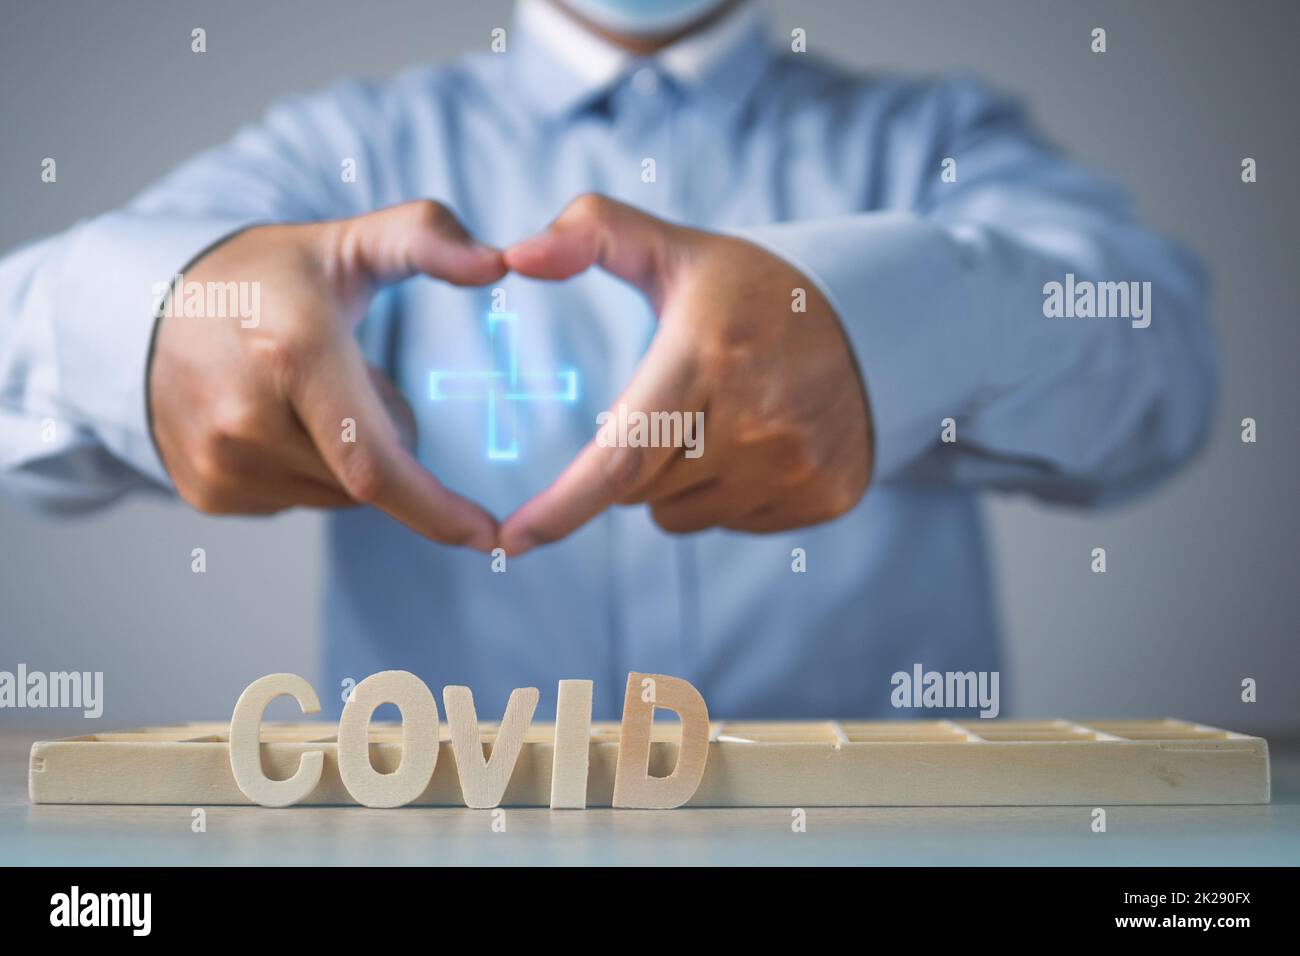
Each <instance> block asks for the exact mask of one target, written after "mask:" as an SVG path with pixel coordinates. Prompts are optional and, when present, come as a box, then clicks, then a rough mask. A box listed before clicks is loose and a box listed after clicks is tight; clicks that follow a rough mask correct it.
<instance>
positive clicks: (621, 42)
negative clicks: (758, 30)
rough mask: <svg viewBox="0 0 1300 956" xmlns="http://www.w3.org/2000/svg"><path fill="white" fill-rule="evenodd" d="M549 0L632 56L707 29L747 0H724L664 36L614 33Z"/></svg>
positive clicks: (560, 1) (560, 2)
mask: <svg viewBox="0 0 1300 956" xmlns="http://www.w3.org/2000/svg"><path fill="white" fill-rule="evenodd" d="M548 2H549V3H552V4H554V5H555V6H557V7H559V8H560V10H562V11H563V12H564V14H565V15H566V16H568V17H569V18H570V19H572V20H573V21H575V22H576V23H578V24H581V25H582V27H584V28H585V29H587V30H590V31H591V32H592V33H594V34H596V36H598V37H600V38H601V39H602V40H604V41H605V42H606V43H610V44H612V45H614V46H616V47H618V48H619V49H620V50H626V51H627V52H628V53H631V54H632V55H633V56H653V55H654V54H656V53H658V52H659V51H660V50H662V49H664V48H665V47H668V46H671V45H672V44H674V43H676V42H677V41H678V40H680V39H682V37H686V36H690V35H691V34H692V33H696V32H698V31H699V30H703V29H706V28H707V27H710V26H712V25H713V24H715V23H717V22H718V21H719V20H721V19H722V18H723V17H725V16H726V15H727V14H728V13H730V12H731V11H732V10H734V9H735V8H736V7H738V6H740V4H742V3H745V2H746V0H727V2H726V3H724V4H722V6H720V7H718V8H717V9H716V10H713V11H711V12H709V13H707V14H705V15H704V16H702V17H700V19H698V20H696V21H695V22H694V23H688V24H687V25H686V26H684V27H682V28H681V29H680V30H675V31H674V32H672V33H668V34H664V35H663V36H648V37H643V36H632V35H631V34H627V33H615V32H614V31H612V30H606V29H605V28H604V27H602V26H600V25H599V24H596V23H593V22H592V21H591V20H589V19H587V18H586V17H584V16H583V15H582V14H580V13H577V12H575V11H574V10H572V9H571V8H570V7H569V5H568V4H567V3H565V2H564V0H548Z"/></svg>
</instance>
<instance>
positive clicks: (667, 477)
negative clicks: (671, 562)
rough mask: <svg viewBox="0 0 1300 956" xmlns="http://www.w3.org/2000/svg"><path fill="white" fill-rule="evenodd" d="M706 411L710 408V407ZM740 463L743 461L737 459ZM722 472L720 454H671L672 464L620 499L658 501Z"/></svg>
mask: <svg viewBox="0 0 1300 956" xmlns="http://www.w3.org/2000/svg"><path fill="white" fill-rule="evenodd" d="M705 414H706V415H707V414H708V412H707V410H706V412H705ZM737 467H743V465H741V464H739V463H737ZM718 475H719V469H718V456H716V455H701V456H700V457H698V458H687V457H686V456H685V455H682V456H681V457H680V458H677V457H674V458H671V459H670V460H669V462H668V464H667V465H666V466H665V467H664V468H663V469H662V470H661V471H660V472H659V473H658V474H657V475H655V477H654V480H653V481H651V482H650V483H649V484H648V485H646V486H645V487H644V488H642V489H640V490H639V491H638V492H637V493H636V494H634V495H630V496H628V497H626V498H621V499H619V502H618V503H619V504H621V505H635V504H640V503H641V502H644V501H649V502H656V501H661V500H665V499H668V498H675V497H676V496H678V495H680V494H682V493H684V492H687V491H692V490H694V489H697V488H702V487H704V486H705V485H708V484H710V483H712V482H713V481H715V480H716V479H717V477H718Z"/></svg>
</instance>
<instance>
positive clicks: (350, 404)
mask: <svg viewBox="0 0 1300 956" xmlns="http://www.w3.org/2000/svg"><path fill="white" fill-rule="evenodd" d="M593 265H596V266H600V267H601V268H603V269H605V270H606V271H608V272H610V273H611V274H613V275H615V276H617V277H619V278H621V279H623V280H624V281H627V282H629V283H631V284H632V285H634V286H635V287H637V288H638V289H639V290H640V291H641V292H642V293H643V294H644V295H645V296H646V297H647V298H648V299H649V301H650V303H651V304H652V305H653V307H654V309H655V312H656V313H657V315H658V317H659V329H658V332H657V333H656V335H655V337H654V339H653V341H652V343H651V345H650V348H649V349H648V351H647V353H646V355H645V357H644V358H643V360H642V362H641V363H640V365H639V366H638V367H637V370H636V372H635V374H634V375H633V378H632V381H631V382H630V383H629V384H628V386H627V388H626V389H625V390H624V392H623V393H622V394H621V395H620V396H619V398H618V400H617V401H616V402H615V403H614V406H613V408H614V409H616V410H617V412H614V413H611V414H612V415H615V416H617V417H616V418H612V419H611V421H625V420H626V415H627V410H628V409H631V410H632V412H633V413H641V414H643V415H646V416H653V415H654V414H655V413H667V414H669V415H673V414H676V415H679V416H682V417H685V416H695V415H700V416H705V417H707V420H708V425H709V434H710V442H709V445H708V449H707V453H705V454H697V455H685V454H680V453H679V452H680V451H681V449H679V448H674V447H671V445H664V444H659V445H658V446H655V445H650V446H645V445H641V444H637V443H635V442H631V443H629V442H625V441H620V440H617V439H619V438H621V437H624V436H622V435H620V434H618V433H617V430H616V429H614V428H613V427H612V426H609V427H602V429H601V430H600V433H598V435H597V437H596V438H594V439H593V440H592V441H591V442H589V443H588V444H587V445H586V446H585V447H584V448H583V449H582V451H581V452H580V453H579V454H578V455H577V456H576V457H575V458H574V460H573V461H572V462H571V463H570V464H569V466H568V467H567V468H565V470H564V471H563V473H562V474H561V475H560V476H559V477H558V478H557V479H556V480H555V482H554V483H553V484H551V485H550V487H548V488H546V489H545V490H544V491H542V492H541V493H540V494H538V495H537V496H536V497H535V498H533V499H532V500H530V501H528V502H527V503H525V504H524V505H523V506H522V507H520V508H519V509H518V510H517V511H515V512H514V513H513V514H511V515H510V516H509V517H508V518H507V519H506V520H505V521H504V522H502V523H500V524H498V522H497V521H496V520H495V519H494V518H493V517H492V516H491V515H490V514H488V513H487V512H486V511H485V510H484V509H483V508H481V507H479V506H478V505H477V504H475V503H474V502H472V501H470V500H468V499H466V498H464V497H462V496H460V495H458V494H456V493H455V492H452V491H450V490H449V489H447V488H445V487H444V486H443V485H442V484H441V483H440V482H438V480H437V479H436V478H435V477H434V476H433V475H432V474H430V473H429V472H428V471H427V470H426V469H425V468H424V467H423V466H422V465H421V464H420V463H419V462H418V461H417V460H416V459H415V457H414V456H413V455H412V454H411V452H410V450H409V442H406V443H404V441H403V434H402V431H403V427H402V423H403V416H402V414H401V411H402V408H403V403H402V402H400V401H398V400H395V398H394V396H395V392H394V391H393V390H392V387H391V384H390V383H388V382H387V381H386V380H384V379H383V378H382V376H378V375H376V374H375V373H374V371H373V370H371V369H369V368H368V367H367V366H366V364H365V361H364V359H363V358H362V356H361V352H360V349H359V347H358V346H357V344H356V341H355V338H354V337H353V331H354V329H355V327H356V325H357V323H358V322H359V321H360V319H361V317H362V316H363V315H364V314H365V311H366V307H367V304H368V303H369V301H370V298H371V296H372V294H373V292H374V291H375V289H376V288H377V287H378V286H379V285H381V284H385V283H391V282H396V281H400V280H401V279H405V278H408V277H410V276H414V275H419V274H424V275H428V276H432V277H435V278H439V279H443V280H445V281H448V282H452V283H455V284H460V285H483V284H486V283H489V282H493V281H496V280H497V279H499V278H500V277H501V276H502V275H504V274H505V273H506V271H507V270H512V271H514V272H516V273H518V274H520V275H524V276H529V277H533V278H537V279H544V280H558V279H566V278H569V277H570V276H573V275H575V274H577V273H579V272H582V271H584V270H586V269H588V268H590V267H591V266H593ZM185 272H186V276H185V280H184V282H183V286H184V287H185V288H186V289H188V288H189V287H190V286H191V285H193V286H195V287H197V288H198V289H200V290H203V289H206V288H213V287H216V288H221V289H227V288H231V287H232V285H231V284H232V283H235V284H236V286H235V287H237V288H241V289H242V288H244V285H243V284H245V283H248V284H251V287H252V288H253V289H254V290H257V291H258V295H257V296H256V297H255V299H254V301H256V302H258V303H259V306H260V307H259V315H258V316H256V317H254V318H253V319H252V320H251V321H241V322H237V323H232V322H229V321H226V322H189V321H184V320H186V319H190V318H196V317H197V318H204V317H207V318H229V316H226V315H224V314H214V315H208V314H207V311H210V308H209V309H207V311H205V308H206V307H210V305H211V303H212V301H213V299H212V297H211V296H207V297H205V296H204V295H203V294H201V293H200V295H198V297H197V299H198V301H197V304H196V303H194V302H192V301H191V300H190V298H189V296H188V293H186V297H185V301H184V307H183V308H181V309H179V310H178V309H177V308H176V300H177V299H178V298H180V297H181V295H182V290H181V289H179V288H175V287H174V288H173V289H172V291H171V294H170V301H166V302H164V303H163V304H162V305H163V306H164V307H165V308H163V309H162V310H161V311H160V313H159V320H158V324H157V326H156V331H155V342H154V349H153V352H152V355H151V358H150V364H149V372H148V384H149V399H148V404H149V411H150V418H151V426H152V432H153V436H154V439H155V442H156V444H157V447H158V451H159V455H160V457H161V459H162V461H163V463H164V465H165V467H166V468H167V470H168V473H169V475H170V476H171V477H172V480H173V481H174V482H175V484H176V488H177V491H178V492H179V493H180V495H181V496H182V497H183V498H184V499H185V500H186V501H188V502H189V503H190V504H192V505H193V506H194V507H196V508H198V509H199V510H202V511H205V512H209V513H222V514H225V513H244V514H247V513H266V512H271V511H277V510H280V509H282V508H286V507H292V506H295V505H307V506H313V507H344V506H348V505H353V504H356V503H358V502H361V503H368V504H372V505H374V506H375V507H378V508H380V509H381V510H383V511H385V512H386V513H388V514H389V515H391V516H392V517H394V518H397V519H398V520H399V521H402V522H403V523H404V524H406V525H408V526H409V527H411V528H412V529H414V530H416V531H418V532H419V533H421V534H424V535H425V536H427V537H429V538H431V539H433V540H437V541H442V542H445V543H449V544H461V545H466V546H469V547H473V548H476V549H479V550H483V551H490V550H492V549H493V548H496V547H502V548H504V549H505V550H506V552H507V553H509V554H511V555H519V554H523V553H524V552H526V551H528V550H530V549H532V548H534V547H536V546H538V545H539V544H543V543H546V542H550V541H555V540H558V539H560V538H563V537H564V536H566V535H568V534H570V533H571V532H573V531H574V530H575V529H577V528H578V527H580V526H581V525H582V524H584V523H585V522H587V521H589V520H590V519H591V518H592V517H594V516H595V515H597V514H599V513H600V512H602V511H603V510H605V509H606V508H608V507H610V506H611V505H613V504H635V503H648V504H649V505H650V507H651V511H652V513H653V516H654V519H655V521H656V522H657V523H658V524H659V525H660V526H661V527H663V528H664V529H666V530H668V531H672V532H689V531H697V530H701V529H703V528H707V527H713V526H722V527H725V528H731V529H737V530H744V531H753V532H765V531H778V530H783V529H787V528H795V527H801V526H804V525H808V524H813V523H816V522H820V521H825V520H828V519H830V518H834V517H836V516H838V515H840V514H843V513H844V512H845V511H847V510H848V509H850V508H852V507H853V506H854V505H855V504H856V503H857V502H858V500H859V499H860V498H861V497H862V494H863V492H864V491H865V489H866V486H867V482H868V480H869V478H870V473H871V459H872V454H871V422H870V416H869V413H868V408H867V401H866V393H865V389H864V388H863V385H862V382H861V379H860V377H859V374H858V370H857V365H856V363H855V361H854V359H853V356H852V354H851V351H850V349H849V346H848V343H847V341H846V339H845V337H844V333H843V330H842V329H841V327H840V324H839V320H838V318H837V317H836V315H835V313H834V311H833V310H832V308H831V307H830V305H829V304H828V303H827V301H826V299H825V297H824V296H823V295H822V294H821V293H820V292H819V291H818V290H817V288H816V287H815V286H814V285H813V283H812V282H811V281H810V280H809V279H808V278H807V277H806V276H804V275H803V274H802V273H801V272H799V271H798V270H797V269H795V268H794V267H792V266H791V265H789V264H788V263H786V262H785V261H784V260H783V259H781V258H779V257H778V256H775V255H773V254H771V253H769V252H767V251H765V250H763V249H761V248H759V247H758V246H756V245H753V244H751V243H749V242H746V241H744V240H741V239H737V238H732V237H727V236H722V235H719V234H716V233H710V232H704V231H701V230H696V229H688V228H685V227H682V226H676V225H673V224H670V223H667V222H664V221H663V220H660V219H656V218H654V217H652V216H649V215H647V214H645V213H643V212H640V211H638V210H636V209H634V208H632V207H630V206H626V205H623V204H621V203H617V202H614V201H613V200H610V199H607V198H605V197H602V196H597V195H587V196H582V197H580V198H578V199H576V200H574V201H573V202H572V203H570V204H569V206H568V207H567V208H566V209H565V210H564V211H563V213H561V215H560V216H559V217H558V218H557V219H556V220H555V221H554V222H553V223H552V224H551V225H550V226H549V227H548V228H547V229H545V230H544V231H543V232H541V233H539V234H538V235H535V236H533V237H531V238H528V239H525V240H523V241H521V242H518V243H516V244H514V245H512V246H510V247H508V248H507V249H505V250H504V251H501V250H498V249H494V248H492V247H489V246H485V245H483V244H481V243H478V242H475V241H474V240H473V239H472V238H471V237H470V236H469V235H468V234H467V233H466V232H465V230H464V228H463V227H462V226H461V225H460V223H459V222H458V221H457V220H456V218H455V216H454V215H452V214H451V213H450V212H449V211H448V210H447V209H446V208H445V207H442V206H440V205H439V204H437V203H433V202H429V201H416V202H411V203H404V204H402V205H399V206H393V207H390V208H388V209H382V210H379V211H378V212H374V213H370V214H367V215H364V216H358V217H356V218H353V219H344V220H338V221H335V222H327V223H316V224H308V225H280V226H262V227H257V228H251V229H248V230H246V231H244V232H241V233H238V234H236V235H235V236H233V237H230V238H227V239H226V240H225V241H223V242H222V243H220V244H219V245H217V246H216V247H215V248H213V249H211V250H209V251H207V252H206V253H205V254H203V255H202V256H201V257H200V258H199V259H198V260H196V261H195V262H194V263H193V264H192V265H191V266H190V267H189V268H188V269H186V270H185ZM261 290H265V291H266V292H267V295H266V296H262V295H261ZM223 301H224V300H223ZM794 302H803V303H805V304H806V307H805V308H804V309H803V310H802V311H801V310H799V309H797V308H796V307H794V306H793V305H792V303H794ZM205 303H206V306H205ZM178 313H179V314H178ZM262 315H265V317H266V319H265V321H263V320H262ZM408 411H409V410H408ZM394 412H396V414H394ZM340 423H342V428H343V432H342V436H341V437H340V432H339V429H340ZM410 424H411V423H410V422H409V421H407V422H406V430H407V431H408V432H409V427H410ZM358 435H363V436H365V440H358V437H357V436H358Z"/></svg>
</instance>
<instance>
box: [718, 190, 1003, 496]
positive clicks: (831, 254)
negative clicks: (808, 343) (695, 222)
mask: <svg viewBox="0 0 1300 956" xmlns="http://www.w3.org/2000/svg"><path fill="white" fill-rule="evenodd" d="M733 235H735V236H736V237H737V238H741V239H745V240H747V241H749V242H752V243H754V244H755V245H758V246H760V247H761V248H763V249H766V250H767V251H769V252H771V253H772V254H774V255H776V256H779V257H780V258H782V259H784V260H785V261H786V262H788V263H789V264H790V265H792V266H793V267H794V268H796V269H798V270H799V271H800V272H802V273H803V274H804V275H805V276H807V277H808V279H809V281H810V282H811V283H812V284H813V285H815V286H816V287H817V289H818V290H819V291H820V292H821V293H822V295H824V296H825V297H826V300H827V301H828V302H829V303H830V305H831V308H833V309H834V310H835V314H836V315H837V316H838V317H839V320H840V324H841V325H842V326H843V328H844V332H845V335H846V337H847V338H848V340H849V344H850V347H851V348H852V350H853V353H854V356H855V358H856V360H857V363H858V368H859V370H860V371H861V373H862V380H863V383H864V384H865V386H866V390H867V401H868V407H869V409H870V412H871V419H872V430H873V435H874V443H875V448H874V462H875V464H874V475H875V479H874V480H876V481H887V480H889V479H890V478H893V477H896V476H898V475H899V474H900V472H902V471H903V470H904V469H905V468H906V467H907V466H908V465H909V464H911V463H912V462H913V461H915V460H916V459H917V458H919V457H920V456H921V455H923V454H924V453H925V452H926V451H927V450H928V449H930V448H931V447H933V446H935V445H936V444H937V443H938V442H939V436H940V432H941V430H942V424H941V423H942V421H943V419H945V418H952V419H954V420H960V419H961V417H962V415H963V413H965V412H966V411H968V410H969V409H970V407H971V405H972V404H973V402H974V401H975V400H976V398H977V397H978V395H979V394H980V391H981V388H982V387H983V385H984V383H987V382H988V381H989V380H990V379H989V377H988V370H989V368H990V365H989V360H990V355H991V354H992V347H993V342H992V341H991V339H992V336H991V335H990V334H989V329H988V326H987V324H985V323H982V322H980V321H979V316H978V315H977V314H976V308H977V303H978V302H979V301H980V300H981V296H980V295H979V294H978V293H977V290H975V289H974V288H973V285H974V270H973V267H972V263H971V260H972V258H973V255H974V253H973V250H970V249H967V248H964V247H963V245H962V244H961V243H960V242H958V241H957V240H956V239H955V238H954V237H953V235H952V234H950V233H949V232H948V231H947V230H946V229H944V228H943V227H942V226H939V225H937V224H935V223H933V222H929V221H927V220H924V219H921V218H919V217H917V216H912V215H908V214H901V213H870V214H864V215H859V216H851V217H845V218H840V219H826V220H815V221H808V222H794V223H774V224H772V225H767V226H760V227H757V228H752V229H741V230H735V231H734V232H733ZM795 318H796V319H797V318H798V316H796V317H795Z"/></svg>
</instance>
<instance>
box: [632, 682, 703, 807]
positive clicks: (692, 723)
mask: <svg viewBox="0 0 1300 956" xmlns="http://www.w3.org/2000/svg"><path fill="white" fill-rule="evenodd" d="M656 707H666V708H667V709H668V710H672V711H676V712H677V715H678V716H679V717H681V719H682V737H681V742H680V743H679V744H678V747H677V764H676V766H674V767H673V772H672V773H671V774H669V775H668V776H666V777H652V776H650V731H651V728H652V727H653V722H654V710H655V708H656ZM708 757H709V709H708V706H707V705H706V704H705V703H704V698H703V697H701V696H700V692H699V691H698V690H696V689H695V688H694V687H692V686H691V685H690V683H688V682H687V681H684V680H682V679H681V678H680V677H666V676H664V675H662V674H639V673H637V672H635V671H633V672H632V673H631V674H628V675H627V694H626V695H625V696H624V697H623V725H622V727H621V728H620V729H619V734H618V765H617V767H616V768H615V770H614V806H616V807H630V808H637V809H643V810H668V809H671V808H672V807H680V806H681V805H682V804H683V803H685V802H686V801H687V800H689V799H691V797H692V796H693V795H694V794H695V790H696V788H697V787H699V785H700V779H701V778H702V777H703V776H704V762H705V761H706V760H708Z"/></svg>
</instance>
